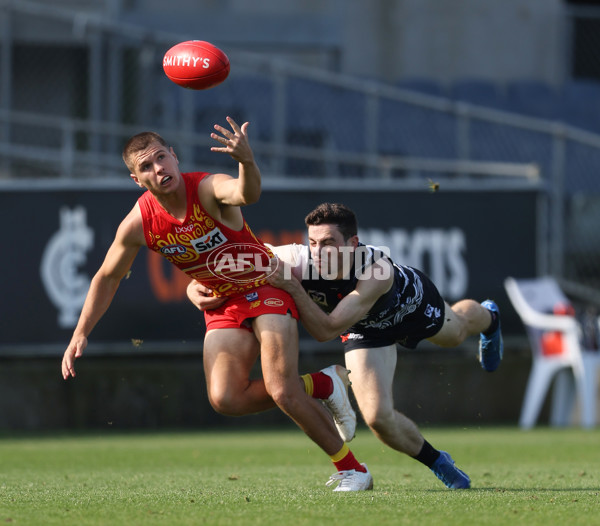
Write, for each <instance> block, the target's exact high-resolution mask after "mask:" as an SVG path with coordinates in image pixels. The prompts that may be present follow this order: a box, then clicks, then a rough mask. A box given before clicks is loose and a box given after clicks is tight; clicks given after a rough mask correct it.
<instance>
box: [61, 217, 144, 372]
mask: <svg viewBox="0 0 600 526" xmlns="http://www.w3.org/2000/svg"><path fill="white" fill-rule="evenodd" d="M134 211H136V209H135V208H134V210H133V211H132V213H130V214H129V215H128V216H127V217H126V218H125V219H124V220H123V222H122V223H121V225H120V226H119V228H118V230H117V234H116V236H115V239H114V241H113V243H112V245H111V246H110V248H109V249H108V252H107V253H106V257H105V258H104V262H103V263H102V266H101V267H100V269H99V270H98V272H97V273H96V275H95V276H94V277H93V279H92V282H91V284H90V288H89V290H88V293H87V296H86V299H85V302H84V304H83V308H82V309H81V315H80V316H79V321H78V322H77V327H75V330H74V331H73V336H72V338H71V342H70V343H69V345H68V347H67V349H66V351H65V353H64V355H63V360H62V367H61V370H62V376H63V378H64V379H65V380H66V379H67V378H69V377H70V376H72V377H75V360H76V359H77V358H80V357H81V355H82V353H83V351H84V349H85V348H86V346H87V338H88V336H89V334H90V333H91V332H92V329H93V328H94V327H95V326H96V324H97V323H98V321H100V318H102V316H103V315H104V313H105V312H106V311H107V309H108V307H109V305H110V303H111V302H112V299H113V297H114V295H115V293H116V291H117V289H118V288H119V284H120V282H121V280H122V279H123V277H124V276H125V275H126V274H127V272H128V271H129V269H130V268H131V265H132V263H133V260H134V259H135V256H136V255H137V253H138V251H139V248H140V246H141V242H143V240H144V234H143V230H142V226H141V216H140V218H139V221H138V220H137V218H136V216H135V214H134V213H133V212H134ZM137 214H138V215H139V210H137Z"/></svg>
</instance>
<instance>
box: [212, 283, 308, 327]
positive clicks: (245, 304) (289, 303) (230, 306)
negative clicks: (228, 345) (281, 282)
mask: <svg viewBox="0 0 600 526" xmlns="http://www.w3.org/2000/svg"><path fill="white" fill-rule="evenodd" d="M288 312H289V313H290V314H291V315H292V317H293V318H294V319H296V320H297V319H298V309H297V308H296V304H295V303H294V300H293V299H292V297H291V296H290V295H289V294H288V293H287V292H285V291H284V290H282V289H278V288H277V287H272V286H271V285H262V286H261V287H258V288H256V289H254V290H251V291H249V292H248V293H247V294H239V295H236V296H232V297H231V298H229V299H228V300H227V301H226V302H225V303H224V304H223V305H221V306H220V307H219V308H218V309H212V310H207V311H204V320H205V322H206V330H207V331H210V330H213V329H246V330H249V331H252V325H251V321H252V318H256V317H258V316H262V315H263V314H281V315H286V314H287V313H288Z"/></svg>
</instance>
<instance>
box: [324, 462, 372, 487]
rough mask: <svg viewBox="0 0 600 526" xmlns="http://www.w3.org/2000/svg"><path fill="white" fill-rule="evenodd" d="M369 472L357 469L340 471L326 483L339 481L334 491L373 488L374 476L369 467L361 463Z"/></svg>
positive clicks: (328, 484) (330, 483)
mask: <svg viewBox="0 0 600 526" xmlns="http://www.w3.org/2000/svg"><path fill="white" fill-rule="evenodd" d="M361 466H363V467H364V468H365V469H366V470H367V472H366V473H363V472H362V471H356V470H355V469H351V470H349V471H338V472H337V473H334V474H333V475H331V477H329V480H328V481H327V483H326V485H327V486H331V485H332V484H335V483H336V482H338V481H339V484H338V485H337V488H335V489H334V490H333V491H367V490H370V489H373V477H372V476H371V473H369V470H368V468H367V465H366V464H361Z"/></svg>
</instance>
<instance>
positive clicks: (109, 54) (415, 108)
mask: <svg viewBox="0 0 600 526" xmlns="http://www.w3.org/2000/svg"><path fill="white" fill-rule="evenodd" d="M474 2H475V3H476V4H477V6H478V9H473V7H474ZM171 4H172V5H170V6H169V7H170V9H166V10H165V6H164V3H160V2H156V1H154V0H140V1H137V2H134V1H129V0H105V1H91V0H79V1H77V0H57V1H53V2H50V1H32V0H0V203H2V206H1V208H0V209H1V212H0V213H1V214H2V219H3V224H4V225H9V226H7V227H6V231H5V243H6V246H7V247H11V248H12V249H13V250H12V252H13V253H15V256H16V257H14V258H11V260H8V258H5V259H4V262H3V264H2V268H3V271H2V273H1V274H2V275H1V277H0V280H1V284H2V294H3V300H2V301H1V302H0V355H1V356H4V357H5V358H6V359H7V360H8V359H9V358H11V359H13V358H16V357H23V356H42V357H46V359H53V360H56V358H57V357H59V356H60V355H61V354H62V351H63V350H64V347H65V345H66V343H67V341H68V339H69V337H70V331H71V330H72V327H73V325H74V323H75V320H76V319H77V316H78V314H79V309H80V308H81V304H82V302H83V298H84V296H85V292H86V290H87V286H88V284H89V279H90V277H91V276H92V275H93V273H94V272H95V269H97V267H98V265H99V264H100V262H101V258H102V256H103V254H104V253H105V251H106V249H107V247H108V245H109V244H110V242H111V240H112V236H113V235H114V230H115V228H116V225H117V224H118V221H119V220H120V219H121V218H122V217H123V215H124V214H125V212H126V211H127V210H129V208H130V207H131V206H132V204H133V202H134V201H135V198H136V197H137V194H136V192H137V189H136V187H135V186H134V185H133V184H132V183H131V181H130V180H129V178H128V174H127V171H126V169H125V167H124V165H123V163H122V161H121V155H120V152H121V148H122V145H123V144H124V141H125V140H126V139H127V138H128V137H129V136H131V135H133V134H135V133H138V132H140V131H142V130H145V129H153V130H156V131H158V132H159V133H160V134H161V135H163V136H164V137H165V138H166V139H167V140H168V141H170V142H171V144H172V145H173V147H174V148H175V150H176V152H177V154H178V157H179V159H180V161H181V167H182V169H183V170H184V171H186V170H187V171H191V170H203V171H219V172H226V173H232V170H235V167H234V166H233V164H232V162H231V160H230V159H229V158H228V157H226V156H223V155H219V154H214V153H212V152H210V146H211V145H212V142H213V141H212V140H211V139H210V132H211V131H212V127H213V125H214V124H215V123H221V124H224V123H225V116H227V115H230V116H232V117H233V118H234V119H236V120H237V121H238V122H243V121H246V120H248V121H250V123H251V126H250V132H249V133H250V138H251V142H252V145H253V147H254V150H255V153H256V156H257V160H258V162H259V165H260V166H261V169H262V172H263V175H264V186H265V194H264V196H263V199H262V201H261V203H260V204H259V205H256V206H254V207H250V208H249V209H248V210H247V212H246V215H247V217H248V219H249V222H250V224H251V225H253V227H254V228H255V229H256V230H257V231H259V233H260V235H261V236H262V237H263V238H264V240H265V241H271V242H275V243H286V242H291V241H295V242H302V240H303V239H304V237H303V221H302V219H303V217H304V215H305V214H306V213H307V212H308V211H309V210H310V209H312V208H313V207H314V206H315V205H316V204H318V203H319V202H322V201H325V200H335V201H342V202H346V203H348V204H350V205H351V206H352V207H353V208H354V209H355V210H356V211H357V213H358V216H359V220H360V222H361V236H363V237H364V238H365V241H368V242H370V243H373V244H381V245H385V246H388V247H390V248H391V249H392V253H393V255H394V257H395V258H396V259H398V260H399V261H401V262H402V263H407V264H413V265H415V266H418V267H420V268H423V269H424V270H425V271H427V272H428V273H429V274H430V275H431V276H432V277H433V279H434V281H435V282H436V283H437V284H438V285H439V286H440V289H441V290H442V293H443V294H444V295H445V296H446V297H447V299H448V300H449V301H452V300H455V299H459V298H461V297H464V296H472V297H477V298H481V299H484V297H486V296H488V295H489V296H492V297H496V298H497V299H498V302H499V303H500V304H501V306H502V307H503V312H505V314H504V318H505V319H506V331H507V337H508V341H509V342H511V341H512V340H511V336H514V338H515V339H514V341H515V342H522V341H523V340H524V338H523V328H522V326H521V325H520V323H519V322H518V319H517V317H516V316H515V313H514V311H513V310H512V309H511V307H510V304H509V302H508V300H507V298H506V295H505V294H504V292H503V289H502V282H503V279H504V277H506V276H507V275H513V276H523V277H530V276H538V275H546V274H549V275H553V276H554V277H556V278H557V279H558V280H559V282H560V283H561V286H562V287H563V289H564V290H565V291H566V292H567V293H569V294H571V295H572V296H573V297H574V298H575V300H576V301H579V302H580V304H581V305H582V312H585V313H586V315H588V316H592V317H593V316H595V313H596V308H597V306H598V305H600V229H599V228H598V225H599V224H600V200H599V196H600V177H599V176H598V170H599V168H600V37H599V36H598V35H600V31H599V29H600V11H599V10H598V9H597V8H594V7H593V6H591V7H590V6H589V5H585V6H582V5H579V4H580V3H578V2H562V1H560V0H552V1H549V2H544V3H540V2H535V1H531V0H528V1H526V2H517V1H513V0H510V1H507V2H503V3H502V5H499V3H497V2H493V1H486V2H480V1H477V2H476V1H475V0H456V1H453V2H448V3H444V4H445V7H442V6H441V4H440V3H437V2H433V1H429V0H427V1H416V0H404V1H398V2H392V1H386V0H378V1H374V2H373V1H371V2H356V3H352V6H351V7H349V6H346V3H345V2H343V1H338V0H329V1H328V2H322V3H321V4H320V6H318V7H317V6H313V5H307V4H306V3H303V2H289V3H286V6H278V7H277V9H275V7H274V5H273V3H272V2H267V1H257V2H253V3H252V7H250V6H249V4H250V3H244V2H236V1H232V2H225V4H226V5H225V4H224V5H223V6H220V7H217V6H216V4H214V3H213V2H190V1H187V0H175V1H173V2H171ZM449 4H452V6H451V7H449ZM586 4H589V2H587V3H586ZM447 9H453V10H454V11H453V13H452V14H451V17H452V16H455V17H456V20H460V23H462V24H463V26H462V28H461V26H460V24H458V23H457V27H456V28H454V31H451V30H449V29H448V28H445V31H446V33H445V38H446V39H447V42H450V43H451V44H448V45H446V46H445V41H444V33H443V31H440V27H438V26H436V25H435V24H434V22H435V21H436V20H437V19H438V17H439V20H442V19H443V20H446V19H448V16H449V13H448V12H447V11H446V10H447ZM444 17H446V18H444ZM452 20H453V21H454V22H456V20H455V19H452ZM357 28H360V30H361V31H362V32H359V31H355V29H357ZM465 28H468V29H469V30H468V31H467V30H465ZM442 29H444V28H442ZM461 31H463V33H461ZM417 33H418V38H422V39H423V41H422V42H419V43H418V44H415V43H414V42H413V41H414V40H415V39H416V38H417ZM349 35H353V36H349ZM360 35H365V36H364V37H363V36H360ZM402 35H404V37H403V38H404V40H402V41H401V42H400V41H399V39H401V38H402ZM509 35H510V36H509ZM236 36H237V38H236ZM191 39H201V40H209V41H211V42H213V43H215V44H216V45H218V46H219V47H221V48H222V49H223V50H224V51H225V52H226V53H227V54H228V56H229V58H230V62H231V74H230V76H229V78H228V79H227V80H226V81H225V82H224V83H223V84H222V85H220V86H218V87H217V88H214V89H211V90H207V91H203V92H195V91H190V90H185V89H182V88H180V87H178V86H176V85H174V84H172V83H171V82H170V81H169V80H168V79H167V78H166V77H165V76H164V73H163V70H162V56H163V54H164V52H165V51H166V50H167V49H169V48H170V47H171V46H172V45H174V44H175V43H177V42H180V41H182V40H191ZM411 39H412V40H411ZM486 39H487V40H489V46H490V47H492V46H496V47H495V48H494V49H496V50H498V51H494V53H498V55H494V54H491V53H490V47H487V46H488V45H487V43H486ZM499 39H500V40H499ZM372 42H373V43H372ZM399 42H400V43H401V44H402V45H400V44H399ZM411 42H412V43H411ZM461 42H464V46H465V48H461V46H460V43H461ZM370 43H372V44H370ZM392 44H394V45H392ZM425 44H426V45H425ZM370 46H371V47H370ZM376 46H379V47H376ZM395 46H397V47H395ZM467 46H468V47H467ZM382 50H385V53H384V52H383V51H382ZM486 53H487V55H486ZM432 56H433V57H434V58H431V57H432ZM457 56H458V57H467V58H468V59H470V60H471V63H470V64H469V63H466V62H465V63H460V62H459V61H458V59H457V58H456V57H457ZM467 58H465V59H464V60H467ZM532 64H535V67H533V66H531V65H532ZM559 65H560V66H559ZM427 67H429V69H427ZM361 68H362V69H361ZM143 258H144V261H138V262H136V265H137V267H136V268H135V269H134V271H133V272H132V276H131V278H130V280H128V282H126V283H124V284H123V286H122V289H125V290H122V291H121V292H120V293H119V294H118V297H117V299H116V300H115V305H114V306H113V309H112V310H111V311H110V313H109V314H108V315H107V317H106V319H105V320H104V321H103V322H102V324H101V325H100V326H99V327H98V330H97V331H96V332H95V333H94V338H95V340H96V341H97V342H101V345H100V343H99V344H98V345H100V347H99V348H97V349H96V351H94V350H93V349H92V353H94V352H97V354H98V355H99V356H108V355H111V353H113V354H115V355H116V354H119V353H120V352H122V351H123V350H124V349H126V350H127V351H129V350H131V345H133V347H134V348H135V349H138V350H139V346H140V345H142V343H141V342H142V341H143V342H144V343H143V346H145V347H143V348H144V349H145V351H146V352H150V350H152V349H155V350H156V353H158V352H159V351H160V352H164V351H166V350H171V351H174V352H175V351H176V352H180V353H182V354H183V355H185V356H188V353H198V352H199V348H198V345H193V346H190V345H187V346H186V344H185V342H183V341H184V340H185V341H188V342H189V341H195V342H201V339H202V331H203V325H202V322H201V321H199V318H198V315H197V313H196V312H194V311H193V309H191V308H190V307H189V305H187V304H186V302H185V299H184V294H183V288H184V284H182V282H181V279H178V277H177V275H176V274H172V273H171V271H170V269H167V268H164V266H163V265H162V263H160V262H156V261H154V260H153V259H152V257H151V256H148V257H147V258H146V256H145V255H144V256H143ZM138 259H139V260H142V256H140V257H139V258H138ZM146 259H147V260H146ZM166 303H169V305H168V306H165V305H164V304H166ZM32 325H33V326H35V327H36V328H37V330H36V331H33V330H31V329H29V330H28V327H31V326H32ZM182 327H185V328H186V330H182ZM133 328H134V329H133ZM190 328H193V330H187V329H190ZM592 337H595V333H594V334H592ZM132 342H133V343H132ZM135 342H138V343H137V344H136V343H135ZM165 342H168V346H167V347H169V349H166V348H165ZM182 342H183V343H182ZM304 342H305V347H304V348H305V350H306V352H307V353H310V352H312V351H313V350H314V349H315V346H314V344H312V343H310V342H308V339H305V340H304ZM522 345H523V344H522V343H515V346H514V348H515V349H517V350H518V349H522ZM190 347H191V348H190ZM328 348H329V349H333V347H332V346H329V347H328ZM335 349H336V352H338V354H337V356H338V358H339V357H340V355H339V351H338V350H337V349H338V348H337V347H336V348H335ZM467 350H468V352H469V353H470V352H471V351H472V348H471V347H468V348H467ZM153 352H154V351H153ZM515 352H516V351H515ZM151 354H152V353H151ZM515 355H518V352H516V354H515ZM527 356H528V355H527ZM469 359H471V357H470V358H469ZM509 361H510V359H509ZM11 363H13V365H14V362H11ZM509 367H510V366H509ZM519 367H521V368H522V363H520V364H519ZM519 367H517V366H515V371H516V370H519V371H520V370H521V369H519ZM509 370H510V369H509ZM525 373H526V371H524V372H523V374H522V375H521V376H519V374H520V373H519V372H517V373H515V374H513V377H516V378H521V379H522V382H523V383H522V386H524V382H525V378H526V375H525ZM56 376H57V377H58V367H56ZM78 381H79V380H78ZM474 382H475V383H476V382H477V380H474ZM493 382H495V381H493ZM493 382H492V384H493ZM459 383H460V382H459ZM492 387H493V386H492ZM492 387H489V389H492ZM69 389H72V388H71V387H69ZM523 389H524V387H523ZM490 393H491V391H490ZM521 394H522V390H521V391H519V390H517V393H516V394H515V397H514V399H515V403H516V400H518V399H520V398H521ZM63 395H64V393H62V395H61V396H63ZM484 398H485V397H484ZM489 398H490V400H492V399H493V396H491V395H490V397H489ZM517 412H518V411H517V410H516V409H515V408H514V407H513V410H512V412H510V413H509V414H507V413H506V412H503V410H499V412H498V413H497V415H498V418H499V419H509V420H510V419H513V417H514V419H515V420H516V416H515V415H516V413H517ZM472 414H473V413H471V412H469V416H467V417H465V418H467V419H469V418H471V416H472ZM438 416H439V415H438ZM460 417H461V415H458V416H457V415H456V414H455V413H452V414H451V415H450V414H449V415H448V418H460ZM463 417H464V415H463ZM32 418H33V417H32ZM65 418H67V417H65ZM65 418H63V419H59V420H58V421H60V422H61V423H62V424H65ZM67 420H68V418H67ZM78 422H79V423H81V422H83V420H81V419H80V420H78ZM88 423H89V422H88ZM14 425H16V424H14ZM0 427H2V424H1V423H0Z"/></svg>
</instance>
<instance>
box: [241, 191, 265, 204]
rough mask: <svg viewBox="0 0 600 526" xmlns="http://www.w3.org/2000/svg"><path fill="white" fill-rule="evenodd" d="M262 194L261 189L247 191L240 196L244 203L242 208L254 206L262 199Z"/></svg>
mask: <svg viewBox="0 0 600 526" xmlns="http://www.w3.org/2000/svg"><path fill="white" fill-rule="evenodd" d="M260 194H261V189H260V187H259V188H254V189H252V190H248V191H245V192H244V193H242V195H241V196H240V201H241V203H242V205H241V206H246V205H253V204H254V203H258V200H259V199H260Z"/></svg>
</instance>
